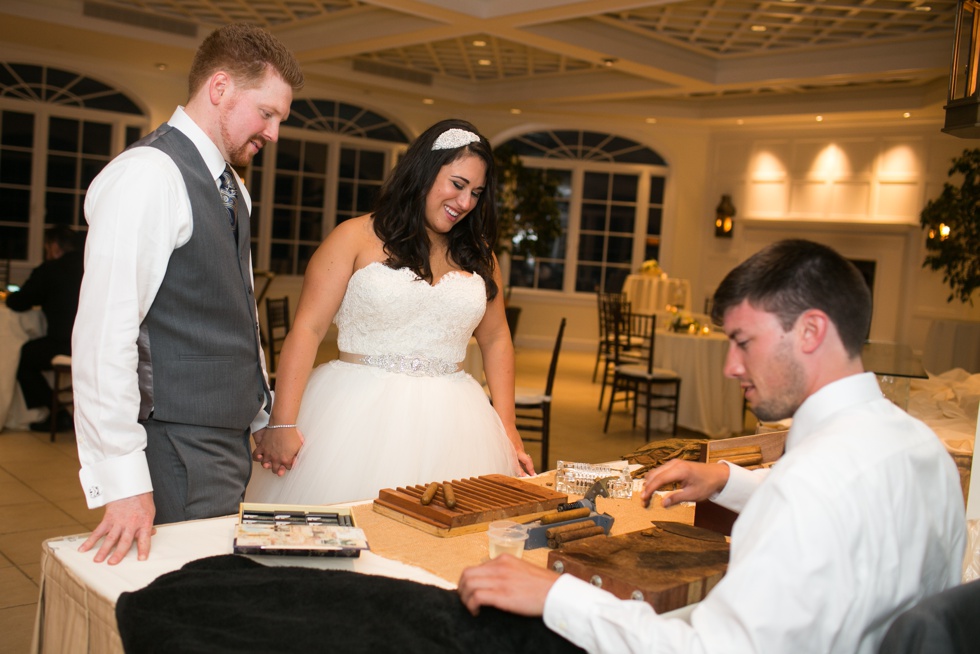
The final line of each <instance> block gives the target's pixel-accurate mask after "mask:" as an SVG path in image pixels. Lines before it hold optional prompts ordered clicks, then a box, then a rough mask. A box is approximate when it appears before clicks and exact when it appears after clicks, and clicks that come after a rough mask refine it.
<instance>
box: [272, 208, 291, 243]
mask: <svg viewBox="0 0 980 654" xmlns="http://www.w3.org/2000/svg"><path fill="white" fill-rule="evenodd" d="M292 236H293V212H292V211H290V210H288V209H276V210H275V211H273V213H272V238H279V239H287V238H292Z"/></svg>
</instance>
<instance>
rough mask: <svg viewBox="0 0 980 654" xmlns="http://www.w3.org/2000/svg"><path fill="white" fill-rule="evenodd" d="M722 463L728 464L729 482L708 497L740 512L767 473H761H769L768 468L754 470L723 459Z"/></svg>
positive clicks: (716, 502) (720, 504)
mask: <svg viewBox="0 0 980 654" xmlns="http://www.w3.org/2000/svg"><path fill="white" fill-rule="evenodd" d="M721 463H724V464H725V465H726V466H728V483H726V484H725V487H724V488H722V489H721V491H719V492H718V493H715V494H714V495H712V496H711V497H709V498H708V499H710V500H711V501H712V502H714V503H715V504H718V505H719V506H722V507H724V508H726V509H729V510H731V511H735V512H736V513H740V512H741V511H742V509H743V508H744V507H745V504H746V502H748V501H749V498H750V497H752V493H754V492H755V489H756V488H758V487H759V484H761V483H762V480H763V479H764V478H765V474H759V473H760V472H762V473H768V470H765V471H752V470H747V469H745V468H743V467H742V466H737V465H734V464H732V463H730V462H728V461H721Z"/></svg>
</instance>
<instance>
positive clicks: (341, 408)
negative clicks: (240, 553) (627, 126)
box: [246, 120, 534, 504]
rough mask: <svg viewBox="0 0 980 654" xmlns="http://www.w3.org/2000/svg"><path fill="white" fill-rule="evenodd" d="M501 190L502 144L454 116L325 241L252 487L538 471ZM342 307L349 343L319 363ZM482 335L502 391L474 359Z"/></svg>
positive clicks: (323, 497)
mask: <svg viewBox="0 0 980 654" xmlns="http://www.w3.org/2000/svg"><path fill="white" fill-rule="evenodd" d="M494 196H495V177H494V170H493V155H492V152H491V149H490V144H489V143H488V142H487V140H486V138H484V137H483V136H481V135H479V134H478V133H477V131H476V129H475V128H474V127H473V125H471V124H469V123H467V122H465V121H461V120H445V121H442V122H439V123H437V124H436V125H433V126H432V127H430V128H429V129H428V130H426V131H425V132H424V133H423V134H422V135H421V136H419V137H418V139H416V140H415V142H414V143H413V144H412V145H411V146H410V147H409V149H408V151H407V152H406V153H405V155H404V156H403V157H402V159H401V161H400V162H399V163H398V165H397V166H396V167H395V169H394V171H392V173H391V175H390V176H389V177H388V179H387V180H386V182H385V184H384V186H383V188H382V190H381V194H380V197H379V199H378V202H377V206H376V209H375V211H374V213H372V214H368V215H364V216H360V217H358V218H353V219H351V220H348V221H346V222H343V223H341V224H340V225H338V226H337V227H336V229H334V230H333V231H332V232H331V233H330V235H329V236H328V237H327V238H326V240H324V242H323V243H322V244H321V245H320V247H319V248H318V249H317V251H316V253H315V254H314V255H313V257H312V259H311V260H310V264H309V266H308V268H307V271H306V276H305V279H304V281H303V291H302V294H301V295H300V300H299V306H298V307H297V311H296V317H295V320H294V321H293V327H292V329H291V330H290V332H289V335H288V336H287V337H286V341H285V343H284V344H283V349H282V355H281V363H280V366H279V368H278V371H277V375H276V376H277V379H276V396H275V403H274V405H273V407H272V415H271V417H270V420H269V426H268V427H267V428H266V429H264V430H262V431H259V432H257V433H256V434H255V443H256V446H255V450H254V452H253V454H252V458H253V459H254V460H255V461H256V462H258V463H259V464H261V467H259V465H257V466H256V467H255V470H254V471H253V475H252V479H251V482H250V483H249V487H248V489H247V491H246V500H247V501H250V502H270V503H282V504H327V503H337V502H345V501H353V500H363V499H371V498H373V497H376V496H377V494H378V491H379V490H380V489H382V488H394V487H397V486H406V485H413V484H422V483H428V482H432V481H448V480H452V479H461V478H465V477H471V476H476V475H483V474H490V473H503V474H511V475H515V474H521V473H522V472H524V473H528V474H533V473H534V469H533V463H532V461H531V458H530V456H528V455H527V453H526V452H525V451H524V446H523V444H522V442H521V437H520V435H519V434H518V432H517V427H516V425H515V415H514V348H513V345H512V342H511V335H510V331H509V329H508V328H507V322H506V319H505V316H504V307H503V300H502V297H501V294H500V292H499V291H500V288H501V277H500V272H499V268H498V266H497V262H496V258H495V257H494V255H493V251H492V246H493V244H494V243H495V242H496V239H497V218H496V208H495V203H494ZM332 322H336V323H337V327H338V329H339V336H338V339H337V344H338V346H339V348H340V358H339V359H338V360H335V361H331V362H329V363H326V364H324V365H322V366H319V367H318V368H317V369H316V370H315V371H312V373H311V369H312V367H313V361H314V358H315V356H316V352H317V349H318V347H319V344H320V341H321V340H322V339H323V337H324V335H325V334H326V333H327V330H328V328H329V327H330V324H331V323H332ZM471 336H476V340H477V342H478V344H479V346H480V350H481V352H482V354H483V360H484V366H485V369H486V378H487V384H488V386H489V389H490V393H491V396H492V397H493V400H494V402H493V405H491V404H490V402H489V401H488V400H487V397H486V394H485V393H484V392H483V389H482V387H481V386H480V384H479V383H477V382H476V381H475V380H474V379H473V378H472V377H470V376H469V375H468V374H466V373H465V372H462V371H461V370H460V369H459V362H460V361H462V360H463V358H464V356H465V354H466V345H467V343H468V342H469V339H470V337H471ZM270 471H271V472H272V473H275V474H270Z"/></svg>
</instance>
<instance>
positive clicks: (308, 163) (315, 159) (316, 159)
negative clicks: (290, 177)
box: [303, 141, 327, 175]
mask: <svg viewBox="0 0 980 654" xmlns="http://www.w3.org/2000/svg"><path fill="white" fill-rule="evenodd" d="M304 143H305V145H306V152H305V153H304V155H303V170H304V172H307V173H311V174H314V175H326V174H327V146H326V144H325V143H314V142H310V141H304Z"/></svg>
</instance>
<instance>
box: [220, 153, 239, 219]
mask: <svg viewBox="0 0 980 654" xmlns="http://www.w3.org/2000/svg"><path fill="white" fill-rule="evenodd" d="M233 174H234V173H232V172H231V167H230V166H225V172H223V173H221V185H220V186H219V187H218V192H220V193H221V203H222V204H223V205H225V209H227V210H228V220H229V221H230V222H231V226H232V227H234V226H235V220H236V217H237V211H238V192H237V191H236V190H235V182H234V181H233V180H232V177H231V176H232V175H233Z"/></svg>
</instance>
